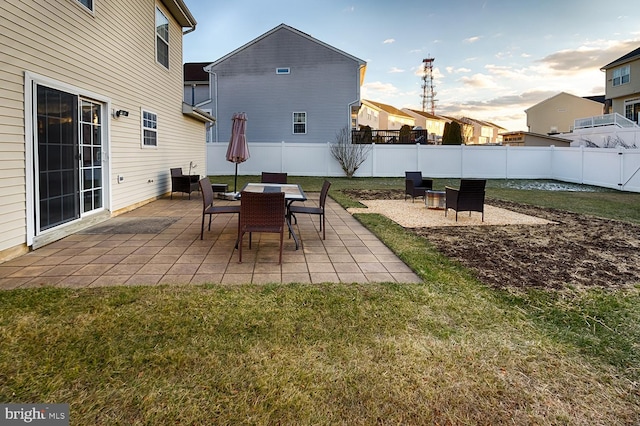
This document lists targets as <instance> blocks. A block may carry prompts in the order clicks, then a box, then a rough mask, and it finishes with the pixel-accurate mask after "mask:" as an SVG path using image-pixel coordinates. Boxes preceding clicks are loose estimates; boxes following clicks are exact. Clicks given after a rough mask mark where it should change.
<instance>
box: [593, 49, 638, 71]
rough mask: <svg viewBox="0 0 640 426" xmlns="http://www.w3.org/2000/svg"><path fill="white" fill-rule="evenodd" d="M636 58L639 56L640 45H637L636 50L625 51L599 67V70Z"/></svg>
mask: <svg viewBox="0 0 640 426" xmlns="http://www.w3.org/2000/svg"><path fill="white" fill-rule="evenodd" d="M638 58H640V47H638V48H637V49H636V50H633V51H631V52H629V53H627V54H626V55H624V56H621V57H619V58H618V59H616V60H615V61H613V62H610V63H608V64H607V65H605V66H604V67H602V68H600V70H606V69H609V68H612V67H615V66H617V65H622V64H624V63H625V62H629V61H631V60H634V59H638Z"/></svg>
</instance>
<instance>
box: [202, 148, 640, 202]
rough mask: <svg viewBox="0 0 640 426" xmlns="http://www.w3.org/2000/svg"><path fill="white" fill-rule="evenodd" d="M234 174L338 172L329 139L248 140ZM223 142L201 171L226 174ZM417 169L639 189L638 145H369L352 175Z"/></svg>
mask: <svg viewBox="0 0 640 426" xmlns="http://www.w3.org/2000/svg"><path fill="white" fill-rule="evenodd" d="M249 151H250V153H251V158H249V160H247V161H246V162H244V163H241V164H240V165H239V166H238V174H240V175H260V173H261V172H263V171H266V172H286V173H288V174H290V175H295V176H327V177H331V176H344V173H343V172H342V169H341V168H340V165H339V164H338V162H337V161H336V160H335V159H334V158H333V157H332V156H331V153H330V150H329V144H309V143H285V142H281V143H255V144H251V143H250V144H249ZM226 152H227V144H226V143H210V144H207V174H208V175H210V176H216V175H230V174H233V173H234V171H235V165H234V164H233V163H230V162H228V161H226V159H225V155H226ZM407 170H420V171H422V174H423V175H425V177H427V176H428V177H433V178H487V179H555V180H560V181H565V182H572V183H580V184H588V185H595V186H601V187H606V188H613V189H619V190H623V191H632V192H640V149H624V148H616V149H604V148H584V147H575V148H557V147H553V146H552V147H509V146H472V145H462V146H443V145H419V144H416V145H372V149H371V152H370V153H369V155H368V157H367V160H366V161H365V162H364V163H363V164H362V166H360V168H359V169H358V171H357V172H356V176H357V177H400V176H404V172H405V171H407Z"/></svg>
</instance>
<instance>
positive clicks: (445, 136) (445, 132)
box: [442, 121, 451, 145]
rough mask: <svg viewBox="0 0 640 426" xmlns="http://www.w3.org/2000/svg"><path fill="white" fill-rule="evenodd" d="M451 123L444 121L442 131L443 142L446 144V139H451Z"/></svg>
mask: <svg viewBox="0 0 640 426" xmlns="http://www.w3.org/2000/svg"><path fill="white" fill-rule="evenodd" d="M450 127H451V125H450V123H449V122H448V121H447V122H446V123H444V130H443V131H442V144H443V145H444V141H446V140H448V139H449V129H450Z"/></svg>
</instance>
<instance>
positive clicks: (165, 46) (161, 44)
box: [156, 7, 169, 68]
mask: <svg viewBox="0 0 640 426" xmlns="http://www.w3.org/2000/svg"><path fill="white" fill-rule="evenodd" d="M156 60H157V61H158V62H160V63H161V64H162V65H164V67H165V68H169V20H168V19H167V17H166V16H164V13H162V12H161V11H160V9H158V8H157V7H156Z"/></svg>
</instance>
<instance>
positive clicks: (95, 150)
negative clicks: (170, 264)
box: [0, 0, 213, 261]
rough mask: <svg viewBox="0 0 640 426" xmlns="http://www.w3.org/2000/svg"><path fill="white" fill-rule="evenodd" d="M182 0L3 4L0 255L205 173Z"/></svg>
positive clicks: (204, 117)
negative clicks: (187, 81) (188, 99)
mask: <svg viewBox="0 0 640 426" xmlns="http://www.w3.org/2000/svg"><path fill="white" fill-rule="evenodd" d="M195 26H196V20H195V19H194V17H193V16H192V15H191V13H190V12H189V9H188V8H187V7H186V5H185V4H184V1H183V0H130V1H127V2H112V1H87V0H67V1H60V0H21V1H11V2H6V1H3V2H0V27H1V28H2V35H0V52H2V53H1V54H0V63H1V66H0V99H1V100H2V101H1V102H0V129H1V130H0V133H2V137H1V138H0V151H1V152H2V154H1V155H0V176H1V179H2V180H1V184H0V200H2V201H1V202H0V229H2V232H1V233H0V261H3V260H7V259H9V258H11V257H14V256H17V255H19V254H22V253H24V252H26V251H28V250H29V249H30V248H38V247H40V246H43V245H45V244H47V243H50V242H52V241H55V240H57V239H60V238H63V237H65V236H67V235H69V234H71V233H74V232H76V231H78V230H80V229H82V228H85V227H87V226H89V225H91V224H93V223H97V222H98V221H101V220H104V219H106V218H108V217H110V216H111V215H113V214H118V213H120V212H124V211H127V210H130V209H133V208H135V207H136V206H138V205H140V204H143V203H146V202H149V201H151V200H154V199H156V198H157V197H160V196H162V195H163V194H166V193H167V192H168V191H169V190H170V178H169V168H171V167H183V168H184V169H185V171H188V168H189V165H190V164H191V165H197V167H198V168H197V169H196V170H195V171H194V172H196V173H197V172H201V173H203V172H204V170H205V164H204V163H205V160H206V156H205V143H204V130H205V123H207V122H210V121H212V120H213V118H212V117H211V116H210V115H208V114H206V113H204V112H203V111H201V110H199V109H197V108H193V107H191V106H189V105H185V104H183V102H182V98H183V92H182V81H183V77H182V37H183V29H186V31H192V30H194V29H195Z"/></svg>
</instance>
